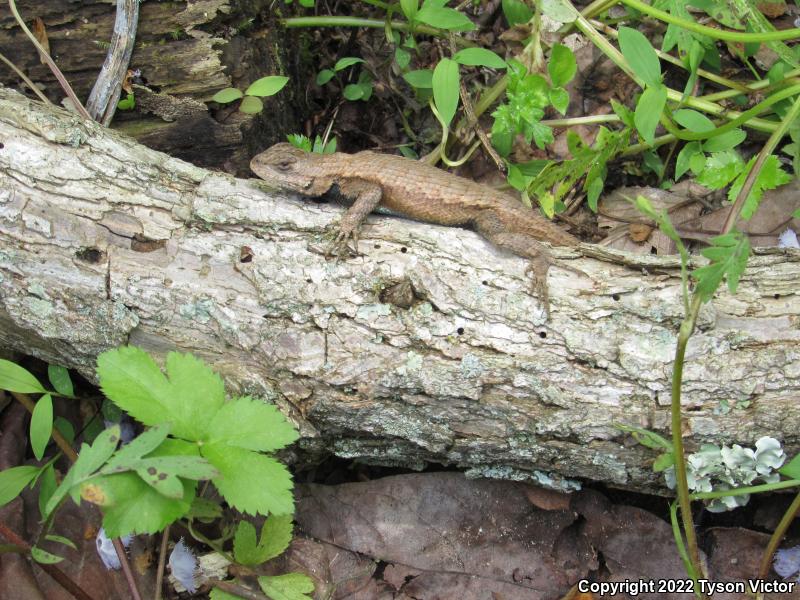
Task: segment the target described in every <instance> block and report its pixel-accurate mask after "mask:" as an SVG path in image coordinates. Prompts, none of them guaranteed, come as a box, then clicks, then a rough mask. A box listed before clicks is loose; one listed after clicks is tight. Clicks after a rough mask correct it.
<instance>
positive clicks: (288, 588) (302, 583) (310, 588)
mask: <svg viewBox="0 0 800 600" xmlns="http://www.w3.org/2000/svg"><path fill="white" fill-rule="evenodd" d="M258 585H260V586H261V591H263V592H264V593H265V594H266V595H267V596H269V598H270V600H311V594H312V593H313V592H314V582H313V581H311V579H310V578H309V577H308V576H307V575H303V574H302V573H287V574H285V575H276V576H274V577H267V576H262V577H259V578H258Z"/></svg>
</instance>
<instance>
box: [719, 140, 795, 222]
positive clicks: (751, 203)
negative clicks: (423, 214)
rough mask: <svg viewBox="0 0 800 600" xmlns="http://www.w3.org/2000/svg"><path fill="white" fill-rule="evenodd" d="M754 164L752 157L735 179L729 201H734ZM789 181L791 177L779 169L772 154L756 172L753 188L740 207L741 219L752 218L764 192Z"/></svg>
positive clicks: (776, 160)
mask: <svg viewBox="0 0 800 600" xmlns="http://www.w3.org/2000/svg"><path fill="white" fill-rule="evenodd" d="M755 162H756V157H755V156H754V157H753V158H751V159H750V161H749V162H748V163H747V166H746V167H745V168H744V170H743V171H742V172H741V173H740V174H739V176H738V177H737V178H736V181H734V182H733V185H732V186H731V189H730V190H729V191H728V199H729V200H731V201H734V200H735V199H736V197H737V196H738V195H739V192H740V191H741V189H742V186H743V185H744V182H745V179H747V176H748V175H749V174H750V171H751V170H752V169H753V165H754V164H755ZM791 180H792V177H791V176H790V175H789V174H788V173H786V172H784V171H783V169H781V165H780V161H779V160H778V158H777V157H776V156H775V155H774V154H770V155H769V156H768V157H767V158H766V159H765V160H764V164H762V165H761V170H760V171H759V172H758V176H757V177H756V180H755V181H754V182H753V187H752V188H751V189H750V193H749V194H748V195H747V199H746V200H745V202H744V205H743V206H742V213H741V217H742V219H744V220H748V219H750V218H752V217H753V215H754V214H755V213H756V210H758V206H759V204H760V203H761V198H762V196H763V195H764V191H765V190H772V189H775V188H776V187H778V186H781V185H784V184H786V183H789V182H790V181H791Z"/></svg>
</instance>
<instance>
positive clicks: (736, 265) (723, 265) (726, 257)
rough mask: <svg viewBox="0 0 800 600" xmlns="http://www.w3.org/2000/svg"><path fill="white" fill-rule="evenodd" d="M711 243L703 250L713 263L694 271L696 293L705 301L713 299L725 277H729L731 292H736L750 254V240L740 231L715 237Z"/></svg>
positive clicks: (703, 253)
mask: <svg viewBox="0 0 800 600" xmlns="http://www.w3.org/2000/svg"><path fill="white" fill-rule="evenodd" d="M711 244H712V245H711V246H710V247H708V248H706V249H704V250H703V251H702V252H701V254H702V255H703V256H705V257H706V258H708V259H709V260H710V261H711V263H710V264H708V265H706V266H705V267H700V268H699V269H695V270H694V271H692V277H694V278H695V279H696V280H697V285H696V287H695V293H696V294H698V295H699V297H700V299H701V300H702V301H703V302H708V301H709V300H711V298H712V297H713V296H714V293H715V292H716V291H717V288H718V287H719V284H720V283H722V279H723V278H725V279H727V282H728V289H729V290H730V292H731V293H732V294H734V293H736V288H737V286H738V284H739V278H740V277H741V275H742V273H743V272H744V269H745V267H746V266H747V259H748V257H749V256H750V240H749V238H748V237H747V236H746V235H744V234H742V233H740V232H738V231H736V232H732V233H729V234H726V235H722V236H718V237H715V238H713V239H711Z"/></svg>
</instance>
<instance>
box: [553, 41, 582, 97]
mask: <svg viewBox="0 0 800 600" xmlns="http://www.w3.org/2000/svg"><path fill="white" fill-rule="evenodd" d="M577 71H578V63H577V62H576V61H575V55H574V54H573V53H572V50H570V49H569V48H567V47H566V46H563V45H561V44H555V45H554V46H553V49H552V50H551V51H550V62H548V63H547V72H548V73H550V81H551V82H552V84H553V86H554V87H557V88H560V87H563V86H564V85H566V84H567V83H569V81H571V80H572V78H573V77H575V73H576V72H577Z"/></svg>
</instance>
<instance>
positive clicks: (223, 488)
mask: <svg viewBox="0 0 800 600" xmlns="http://www.w3.org/2000/svg"><path fill="white" fill-rule="evenodd" d="M201 453H202V455H203V457H204V458H206V459H208V461H209V462H210V463H211V464H212V465H214V466H215V467H216V468H217V469H218V470H219V472H220V477H218V478H216V479H214V485H215V486H216V487H217V489H218V490H219V492H220V493H221V494H222V496H223V497H224V498H225V500H226V502H228V504H230V505H231V506H233V507H234V508H236V509H237V510H240V511H242V512H244V513H247V514H251V515H255V514H262V515H265V514H269V513H274V514H278V515H287V514H291V513H293V512H294V498H293V497H292V491H291V490H292V485H293V484H292V477H291V475H290V474H289V471H288V470H287V469H286V466H285V465H283V464H281V463H280V462H278V461H277V460H275V459H274V458H271V457H269V456H264V455H263V454H258V453H257V452H252V451H250V450H245V449H243V448H236V447H234V446H228V445H226V444H222V443H214V444H204V445H203V446H202V448H201ZM256 482H257V483H256Z"/></svg>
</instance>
